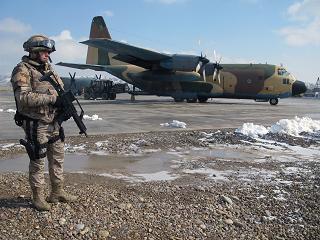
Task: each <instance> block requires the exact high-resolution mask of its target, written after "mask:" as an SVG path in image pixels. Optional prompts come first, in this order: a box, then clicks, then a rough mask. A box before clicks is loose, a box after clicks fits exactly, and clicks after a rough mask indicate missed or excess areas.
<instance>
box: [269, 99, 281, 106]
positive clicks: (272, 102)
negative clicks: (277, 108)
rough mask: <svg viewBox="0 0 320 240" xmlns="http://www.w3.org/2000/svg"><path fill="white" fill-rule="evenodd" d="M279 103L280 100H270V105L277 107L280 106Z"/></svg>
mask: <svg viewBox="0 0 320 240" xmlns="http://www.w3.org/2000/svg"><path fill="white" fill-rule="evenodd" d="M278 102H279V100H278V98H271V99H270V100H269V103H270V104H271V105H273V106H274V105H277V104H278Z"/></svg>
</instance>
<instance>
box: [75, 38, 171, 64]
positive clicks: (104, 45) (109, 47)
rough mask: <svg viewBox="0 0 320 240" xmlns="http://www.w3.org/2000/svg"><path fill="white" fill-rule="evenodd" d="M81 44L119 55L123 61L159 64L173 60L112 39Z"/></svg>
mask: <svg viewBox="0 0 320 240" xmlns="http://www.w3.org/2000/svg"><path fill="white" fill-rule="evenodd" d="M81 43H83V44H86V45H88V46H91V47H95V48H100V49H104V50H106V51H108V52H112V53H115V54H118V55H120V56H122V59H125V58H126V57H127V58H131V59H132V58H135V59H137V60H142V61H147V62H159V61H162V60H165V59H169V58H171V55H169V54H165V53H159V52H155V51H151V50H148V49H145V48H140V47H136V46H132V45H129V44H126V43H122V42H118V41H114V40H110V39H90V40H87V41H83V42H81Z"/></svg>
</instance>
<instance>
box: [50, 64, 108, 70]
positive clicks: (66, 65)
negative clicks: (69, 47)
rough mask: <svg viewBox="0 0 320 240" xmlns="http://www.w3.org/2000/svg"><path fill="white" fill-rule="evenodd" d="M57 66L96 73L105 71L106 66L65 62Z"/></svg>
mask: <svg viewBox="0 0 320 240" xmlns="http://www.w3.org/2000/svg"><path fill="white" fill-rule="evenodd" d="M56 65H59V66H64V67H70V68H77V69H92V70H95V71H105V66H103V65H92V64H76V63H64V62H59V63H57V64H56Z"/></svg>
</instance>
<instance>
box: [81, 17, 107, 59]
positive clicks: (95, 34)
mask: <svg viewBox="0 0 320 240" xmlns="http://www.w3.org/2000/svg"><path fill="white" fill-rule="evenodd" d="M89 38H90V39H95V38H100V39H111V36H110V33H109V31H108V28H107V26H106V23H105V22H104V20H103V17H101V16H97V17H94V18H93V19H92V23H91V30H90V37H89ZM86 63H87V64H94V65H110V58H109V54H108V52H107V51H106V50H103V49H98V48H95V47H90V46H88V52H87V61H86Z"/></svg>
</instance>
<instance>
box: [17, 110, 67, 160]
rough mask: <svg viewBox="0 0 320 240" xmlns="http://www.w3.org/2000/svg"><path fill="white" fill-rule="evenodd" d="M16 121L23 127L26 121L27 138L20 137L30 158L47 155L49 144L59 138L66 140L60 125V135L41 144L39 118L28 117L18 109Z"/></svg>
mask: <svg viewBox="0 0 320 240" xmlns="http://www.w3.org/2000/svg"><path fill="white" fill-rule="evenodd" d="M14 121H15V123H16V124H17V126H19V127H22V126H23V125H24V121H25V132H26V140H25V139H20V144H21V145H23V146H24V147H25V149H26V151H27V153H28V156H29V158H30V160H36V159H40V158H44V157H46V156H47V146H48V144H53V143H55V142H57V141H58V140H61V142H64V140H65V135H64V129H63V127H61V126H60V128H59V135H56V136H53V137H50V138H49V140H48V142H46V143H42V144H40V143H39V141H38V136H37V129H38V122H39V120H38V119H33V118H30V117H27V116H25V115H23V114H21V113H19V112H18V111H17V112H16V114H15V116H14Z"/></svg>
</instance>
